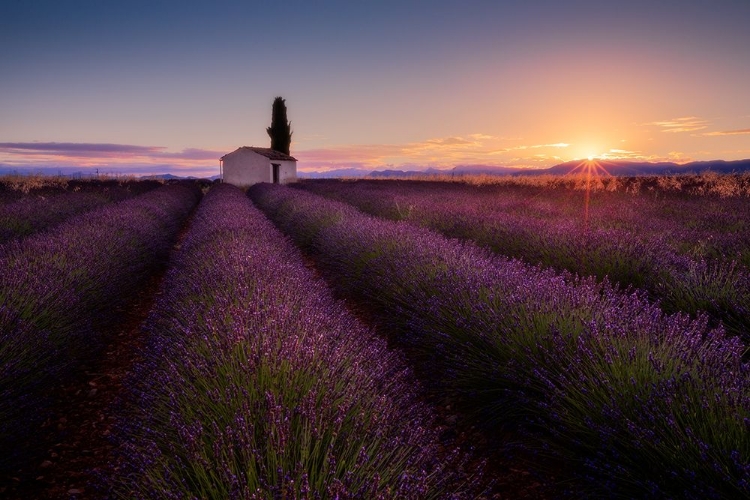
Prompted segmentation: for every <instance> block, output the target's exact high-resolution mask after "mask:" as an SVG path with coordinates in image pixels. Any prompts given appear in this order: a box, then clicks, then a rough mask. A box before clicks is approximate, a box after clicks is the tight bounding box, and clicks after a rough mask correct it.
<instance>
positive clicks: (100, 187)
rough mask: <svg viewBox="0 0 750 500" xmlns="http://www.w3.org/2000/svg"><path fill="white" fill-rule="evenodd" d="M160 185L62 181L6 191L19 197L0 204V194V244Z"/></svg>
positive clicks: (151, 183) (150, 183)
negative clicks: (33, 187) (50, 184)
mask: <svg viewBox="0 0 750 500" xmlns="http://www.w3.org/2000/svg"><path fill="white" fill-rule="evenodd" d="M160 185H161V184H159V183H156V182H148V181H143V182H135V181H95V180H87V181H65V182H64V183H62V182H61V184H56V185H53V186H47V185H44V184H42V185H41V186H40V187H38V188H35V189H28V190H21V189H20V188H18V189H17V191H14V190H13V189H10V188H7V189H8V190H10V191H11V192H12V193H14V194H16V195H18V197H17V199H15V198H13V197H9V196H8V195H7V193H5V194H6V197H7V198H10V199H5V200H3V198H4V196H3V193H2V192H0V244H2V243H5V242H7V241H9V240H11V239H13V238H18V237H24V236H28V235H29V234H33V233H35V232H38V231H41V230H44V229H47V228H50V227H52V226H54V225H55V224H59V223H60V222H62V221H64V220H65V219H67V218H68V217H71V216H73V215H76V214H79V213H83V212H86V211H89V210H93V209H94V208H97V207H100V206H102V205H104V204H106V203H110V202H113V201H123V200H126V199H128V198H132V197H133V196H136V195H138V194H143V193H145V192H148V191H150V190H152V189H155V188H156V187H158V186H160ZM24 191H27V192H25V193H24ZM3 201H5V203H3Z"/></svg>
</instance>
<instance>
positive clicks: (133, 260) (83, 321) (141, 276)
mask: <svg viewBox="0 0 750 500" xmlns="http://www.w3.org/2000/svg"><path fill="white" fill-rule="evenodd" d="M199 197H200V190H199V189H198V188H196V187H194V186H193V187H188V186H183V185H173V186H165V187H162V188H160V189H157V190H154V191H151V192H148V193H146V194H144V195H141V196H138V197H135V198H133V199H131V200H127V201H123V202H120V203H115V204H110V205H106V206H104V207H101V208H99V209H97V210H94V211H92V212H89V213H86V214H83V215H79V216H76V217H72V218H70V219H68V220H67V221H65V222H63V223H62V224H60V225H58V226H57V227H55V228H54V229H51V230H49V231H47V232H45V233H39V234H37V235H33V236H30V237H28V238H25V239H23V240H13V241H11V242H9V243H7V244H5V245H3V246H2V247H0V449H2V450H3V452H2V453H0V470H2V471H4V472H5V471H8V470H9V468H10V467H13V466H21V465H23V463H24V462H25V461H26V460H28V459H31V458H33V452H34V449H33V448H34V444H35V443H36V440H35V437H34V433H35V431H36V429H38V426H39V424H40V422H42V421H43V420H44V419H45V418H46V408H47V407H48V405H49V404H50V402H51V398H50V392H51V390H52V389H53V387H54V386H55V385H56V384H59V383H61V382H64V381H65V380H66V378H67V377H69V376H71V375H72V374H73V373H75V372H76V370H77V369H78V368H79V367H80V366H81V365H82V364H83V363H85V362H87V361H89V360H90V359H92V358H93V357H94V356H96V354H97V352H98V349H99V348H100V347H101V345H102V344H103V343H104V342H106V339H105V338H102V337H103V332H105V331H106V328H105V327H106V326H107V325H108V324H109V323H108V322H109V321H111V320H115V319H116V315H117V313H115V310H116V307H117V305H118V304H120V303H122V302H123V301H126V300H127V298H128V297H131V296H132V295H133V293H134V292H135V291H136V290H137V289H138V288H139V287H140V286H142V285H143V284H144V282H145V280H146V279H147V278H148V276H149V275H150V274H151V273H152V272H153V271H154V270H155V268H156V266H158V265H160V264H162V263H163V261H164V260H165V258H166V256H167V255H168V252H169V249H170V245H171V243H172V242H173V240H174V238H175V236H176V233H177V231H178V230H179V228H180V227H181V225H182V223H183V221H184V220H185V218H186V217H187V214H188V213H189V211H190V210H191V209H192V207H194V206H195V204H196V203H197V201H198V199H199ZM37 444H38V443H37Z"/></svg>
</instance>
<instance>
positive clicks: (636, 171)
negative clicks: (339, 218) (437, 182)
mask: <svg viewBox="0 0 750 500" xmlns="http://www.w3.org/2000/svg"><path fill="white" fill-rule="evenodd" d="M595 161H596V164H597V165H598V167H600V168H598V169H597V170H598V171H599V172H600V173H602V174H604V172H606V173H608V174H610V175H613V176H633V175H667V174H672V175H674V174H688V173H700V172H706V171H709V170H710V171H712V172H716V173H721V174H728V173H740V172H750V159H747V160H736V161H724V160H711V161H695V162H690V163H683V164H679V163H672V162H658V163H654V162H637V161H627V160H595ZM582 163H583V161H582V160H573V161H568V162H565V163H560V164H558V165H555V166H554V167H550V168H539V169H528V168H517V167H496V166H491V165H459V166H457V167H455V168H453V169H448V170H441V169H437V168H428V169H427V170H374V171H373V170H366V169H358V168H346V169H339V170H331V171H328V172H299V173H298V175H299V177H301V178H307V179H322V178H335V177H368V178H388V177H415V176H424V175H477V174H487V175H540V174H552V175H566V174H569V173H572V172H576V171H581V168H582V167H581V164H582ZM605 175H606V174H605Z"/></svg>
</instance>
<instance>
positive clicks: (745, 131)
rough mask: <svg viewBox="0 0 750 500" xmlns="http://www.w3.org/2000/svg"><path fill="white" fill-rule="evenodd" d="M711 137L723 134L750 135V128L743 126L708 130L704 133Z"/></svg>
mask: <svg viewBox="0 0 750 500" xmlns="http://www.w3.org/2000/svg"><path fill="white" fill-rule="evenodd" d="M703 135H705V136H709V137H715V136H722V135H750V128H743V129H739V130H720V131H716V132H706V133H705V134H703Z"/></svg>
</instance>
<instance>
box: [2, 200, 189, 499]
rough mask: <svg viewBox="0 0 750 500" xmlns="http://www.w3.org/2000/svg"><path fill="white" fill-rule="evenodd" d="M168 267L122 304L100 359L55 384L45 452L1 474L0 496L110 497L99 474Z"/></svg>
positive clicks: (42, 434)
mask: <svg viewBox="0 0 750 500" xmlns="http://www.w3.org/2000/svg"><path fill="white" fill-rule="evenodd" d="M193 213H194V212H193ZM191 221H192V214H191V216H189V217H188V219H187V220H186V222H185V223H184V224H183V227H182V229H181V231H180V233H179V235H178V237H177V242H176V243H175V245H174V246H173V249H172V252H171V253H172V254H173V253H174V252H175V251H176V250H178V249H179V248H180V244H181V242H182V241H183V240H184V238H185V235H186V234H187V230H188V228H189V227H190V222H191ZM170 259H171V255H170ZM168 262H169V260H168ZM166 272H167V264H166V263H165V264H164V265H163V266H162V267H161V268H160V269H158V270H157V271H156V272H155V273H154V274H153V275H152V276H151V278H150V279H149V281H148V282H147V283H146V285H145V286H144V287H143V288H142V289H141V291H140V292H139V293H138V295H137V296H136V297H134V298H133V299H132V300H131V301H129V302H128V303H127V304H126V305H123V306H120V307H119V308H118V310H117V313H119V314H118V315H119V316H120V317H121V318H123V319H122V320H121V321H120V322H119V323H118V324H117V325H116V326H115V327H114V328H113V331H112V334H111V336H110V341H109V343H108V344H107V345H106V347H105V348H104V350H103V353H102V356H101V358H99V359H97V360H96V361H95V362H92V363H90V364H89V365H88V366H84V367H82V369H81V372H80V374H79V376H78V377H76V379H75V380H74V381H70V382H68V383H65V384H62V385H60V386H59V387H57V388H55V389H54V390H55V402H54V405H53V407H52V409H51V411H50V416H49V417H48V418H47V419H46V420H45V422H44V424H43V425H42V427H41V428H40V429H39V431H38V433H37V439H38V440H39V441H40V442H43V443H45V445H46V446H47V449H46V452H45V454H44V455H43V456H40V457H39V459H38V460H37V463H36V464H33V465H31V466H29V467H26V468H22V469H18V470H17V471H15V473H14V474H13V475H12V476H11V477H1V478H0V498H3V499H6V498H7V499H9V500H30V499H39V500H59V499H77V500H84V499H102V498H106V494H105V493H104V492H102V491H96V488H95V486H94V485H96V484H98V483H100V481H99V478H98V476H99V474H100V473H101V472H102V471H104V470H105V468H106V467H109V466H111V464H113V463H114V460H113V458H114V452H115V451H116V445H115V443H114V440H113V439H112V434H113V430H114V428H115V426H116V425H117V424H118V420H117V419H118V417H119V410H118V408H119V407H120V405H121V404H122V402H123V397H124V396H125V394H126V391H125V390H124V387H123V382H124V380H125V379H126V377H127V375H128V374H129V373H130V372H131V370H132V369H133V367H134V366H135V365H136V364H137V363H138V360H139V353H140V352H141V349H140V348H141V346H142V344H143V341H144V333H143V332H142V330H141V324H142V323H143V321H144V320H145V319H146V317H147V316H148V314H149V312H150V311H151V309H152V307H153V305H154V303H155V302H156V300H157V298H158V296H159V293H160V289H161V286H162V282H163V281H164V276H165V275H166Z"/></svg>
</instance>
